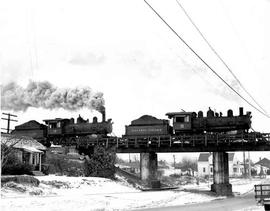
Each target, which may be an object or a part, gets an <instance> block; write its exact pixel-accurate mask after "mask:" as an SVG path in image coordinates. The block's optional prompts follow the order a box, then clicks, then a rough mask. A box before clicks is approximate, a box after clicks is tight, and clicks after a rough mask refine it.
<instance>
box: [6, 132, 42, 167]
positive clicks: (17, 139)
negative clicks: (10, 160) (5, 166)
mask: <svg viewBox="0 0 270 211" xmlns="http://www.w3.org/2000/svg"><path fill="white" fill-rule="evenodd" d="M1 144H6V145H7V146H8V147H12V148H14V152H15V155H16V157H17V158H18V160H19V161H20V162H22V163H28V164H30V165H32V166H33V167H34V170H38V171H41V165H42V161H43V160H44V154H45V150H46V147H45V146H43V145H42V144H41V143H39V142H38V141H37V140H35V139H33V138H31V137H27V136H16V135H11V134H1Z"/></svg>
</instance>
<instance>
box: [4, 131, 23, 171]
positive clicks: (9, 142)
mask: <svg viewBox="0 0 270 211" xmlns="http://www.w3.org/2000/svg"><path fill="white" fill-rule="evenodd" d="M20 141H21V138H18V137H16V138H14V137H13V136H4V137H2V138H1V168H2V169H3V168H4V167H5V165H6V163H7V161H8V158H9V156H11V155H12V153H13V152H14V151H15V148H14V146H15V145H16V144H17V143H18V142H20Z"/></svg>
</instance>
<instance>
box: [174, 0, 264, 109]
mask: <svg viewBox="0 0 270 211" xmlns="http://www.w3.org/2000/svg"><path fill="white" fill-rule="evenodd" d="M176 2H177V4H178V6H179V7H180V8H181V9H182V11H183V12H184V13H185V15H186V16H187V18H188V19H189V21H190V22H191V24H192V25H193V26H194V27H195V29H196V30H197V31H198V33H199V34H200V35H201V37H202V38H203V39H204V41H205V42H206V43H207V45H208V47H209V48H210V49H211V50H212V51H213V52H214V54H216V56H217V57H218V58H219V60H220V61H221V62H222V63H223V65H224V66H225V67H226V68H227V70H229V72H230V73H231V74H232V76H233V77H234V78H235V80H236V81H237V82H238V84H239V85H240V86H241V87H242V89H243V90H244V91H245V92H246V93H247V94H248V96H249V97H250V98H251V99H252V100H253V101H254V102H255V103H256V104H257V106H259V107H260V109H261V110H262V111H263V112H264V113H267V112H266V111H265V110H264V109H263V108H262V106H260V104H259V103H258V102H257V101H256V100H255V99H254V98H253V97H252V95H251V94H250V93H249V92H248V90H247V89H246V88H245V87H244V85H243V84H242V83H241V82H240V80H239V79H238V78H237V76H236V75H235V74H234V72H233V71H232V69H231V68H230V67H229V66H228V65H227V63H226V62H225V61H224V59H222V58H221V56H220V55H219V54H218V52H217V51H216V50H215V49H214V47H213V46H212V45H211V44H210V43H209V41H208V40H207V39H206V37H205V36H204V35H203V33H202V32H201V30H200V29H199V28H198V26H197V25H196V24H195V23H194V21H193V20H192V18H191V17H190V16H189V15H188V13H187V11H186V10H185V8H184V7H183V6H182V5H181V3H180V2H179V1H178V0H176Z"/></svg>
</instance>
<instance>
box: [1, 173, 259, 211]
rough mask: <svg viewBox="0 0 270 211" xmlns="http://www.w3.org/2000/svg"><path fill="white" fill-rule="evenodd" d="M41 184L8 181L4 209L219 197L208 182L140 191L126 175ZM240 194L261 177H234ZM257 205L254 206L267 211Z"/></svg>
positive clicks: (143, 204)
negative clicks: (110, 178)
mask: <svg viewBox="0 0 270 211" xmlns="http://www.w3.org/2000/svg"><path fill="white" fill-rule="evenodd" d="M37 178H38V179H39V180H40V181H41V183H40V185H39V187H33V186H31V185H22V184H16V183H8V185H4V186H3V187H2V189H1V210H2V211H4V210H8V211H12V210H20V211H21V210H65V211H66V210H96V211H103V210H131V209H139V208H151V207H163V206H176V205H183V204H189V203H199V202H206V201H211V200H216V199H218V198H222V197H217V196H215V195H213V194H209V192H208V191H209V189H210V188H209V185H210V184H208V183H201V184H200V185H185V186H182V187H181V188H180V189H177V190H168V191H140V190H139V189H136V188H134V187H132V186H131V185H129V184H128V183H127V182H126V181H125V180H124V179H123V178H120V177H118V179H117V180H116V181H114V180H109V179H104V178H96V177H66V176H54V175H49V176H42V177H37ZM230 182H231V183H232V185H233V191H234V192H236V195H239V194H245V193H247V192H248V191H253V186H254V184H259V183H261V180H260V179H253V180H248V179H247V180H243V179H232V180H231V181H230ZM261 208H262V207H258V206H256V203H255V200H254V209H251V210H263V209H261Z"/></svg>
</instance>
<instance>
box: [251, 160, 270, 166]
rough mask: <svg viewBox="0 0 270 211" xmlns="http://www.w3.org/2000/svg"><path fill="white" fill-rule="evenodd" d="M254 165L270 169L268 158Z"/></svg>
mask: <svg viewBox="0 0 270 211" xmlns="http://www.w3.org/2000/svg"><path fill="white" fill-rule="evenodd" d="M254 165H261V166H265V167H267V168H270V160H268V159H267V158H263V159H262V160H260V161H258V162H257V163H255V164H254Z"/></svg>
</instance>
